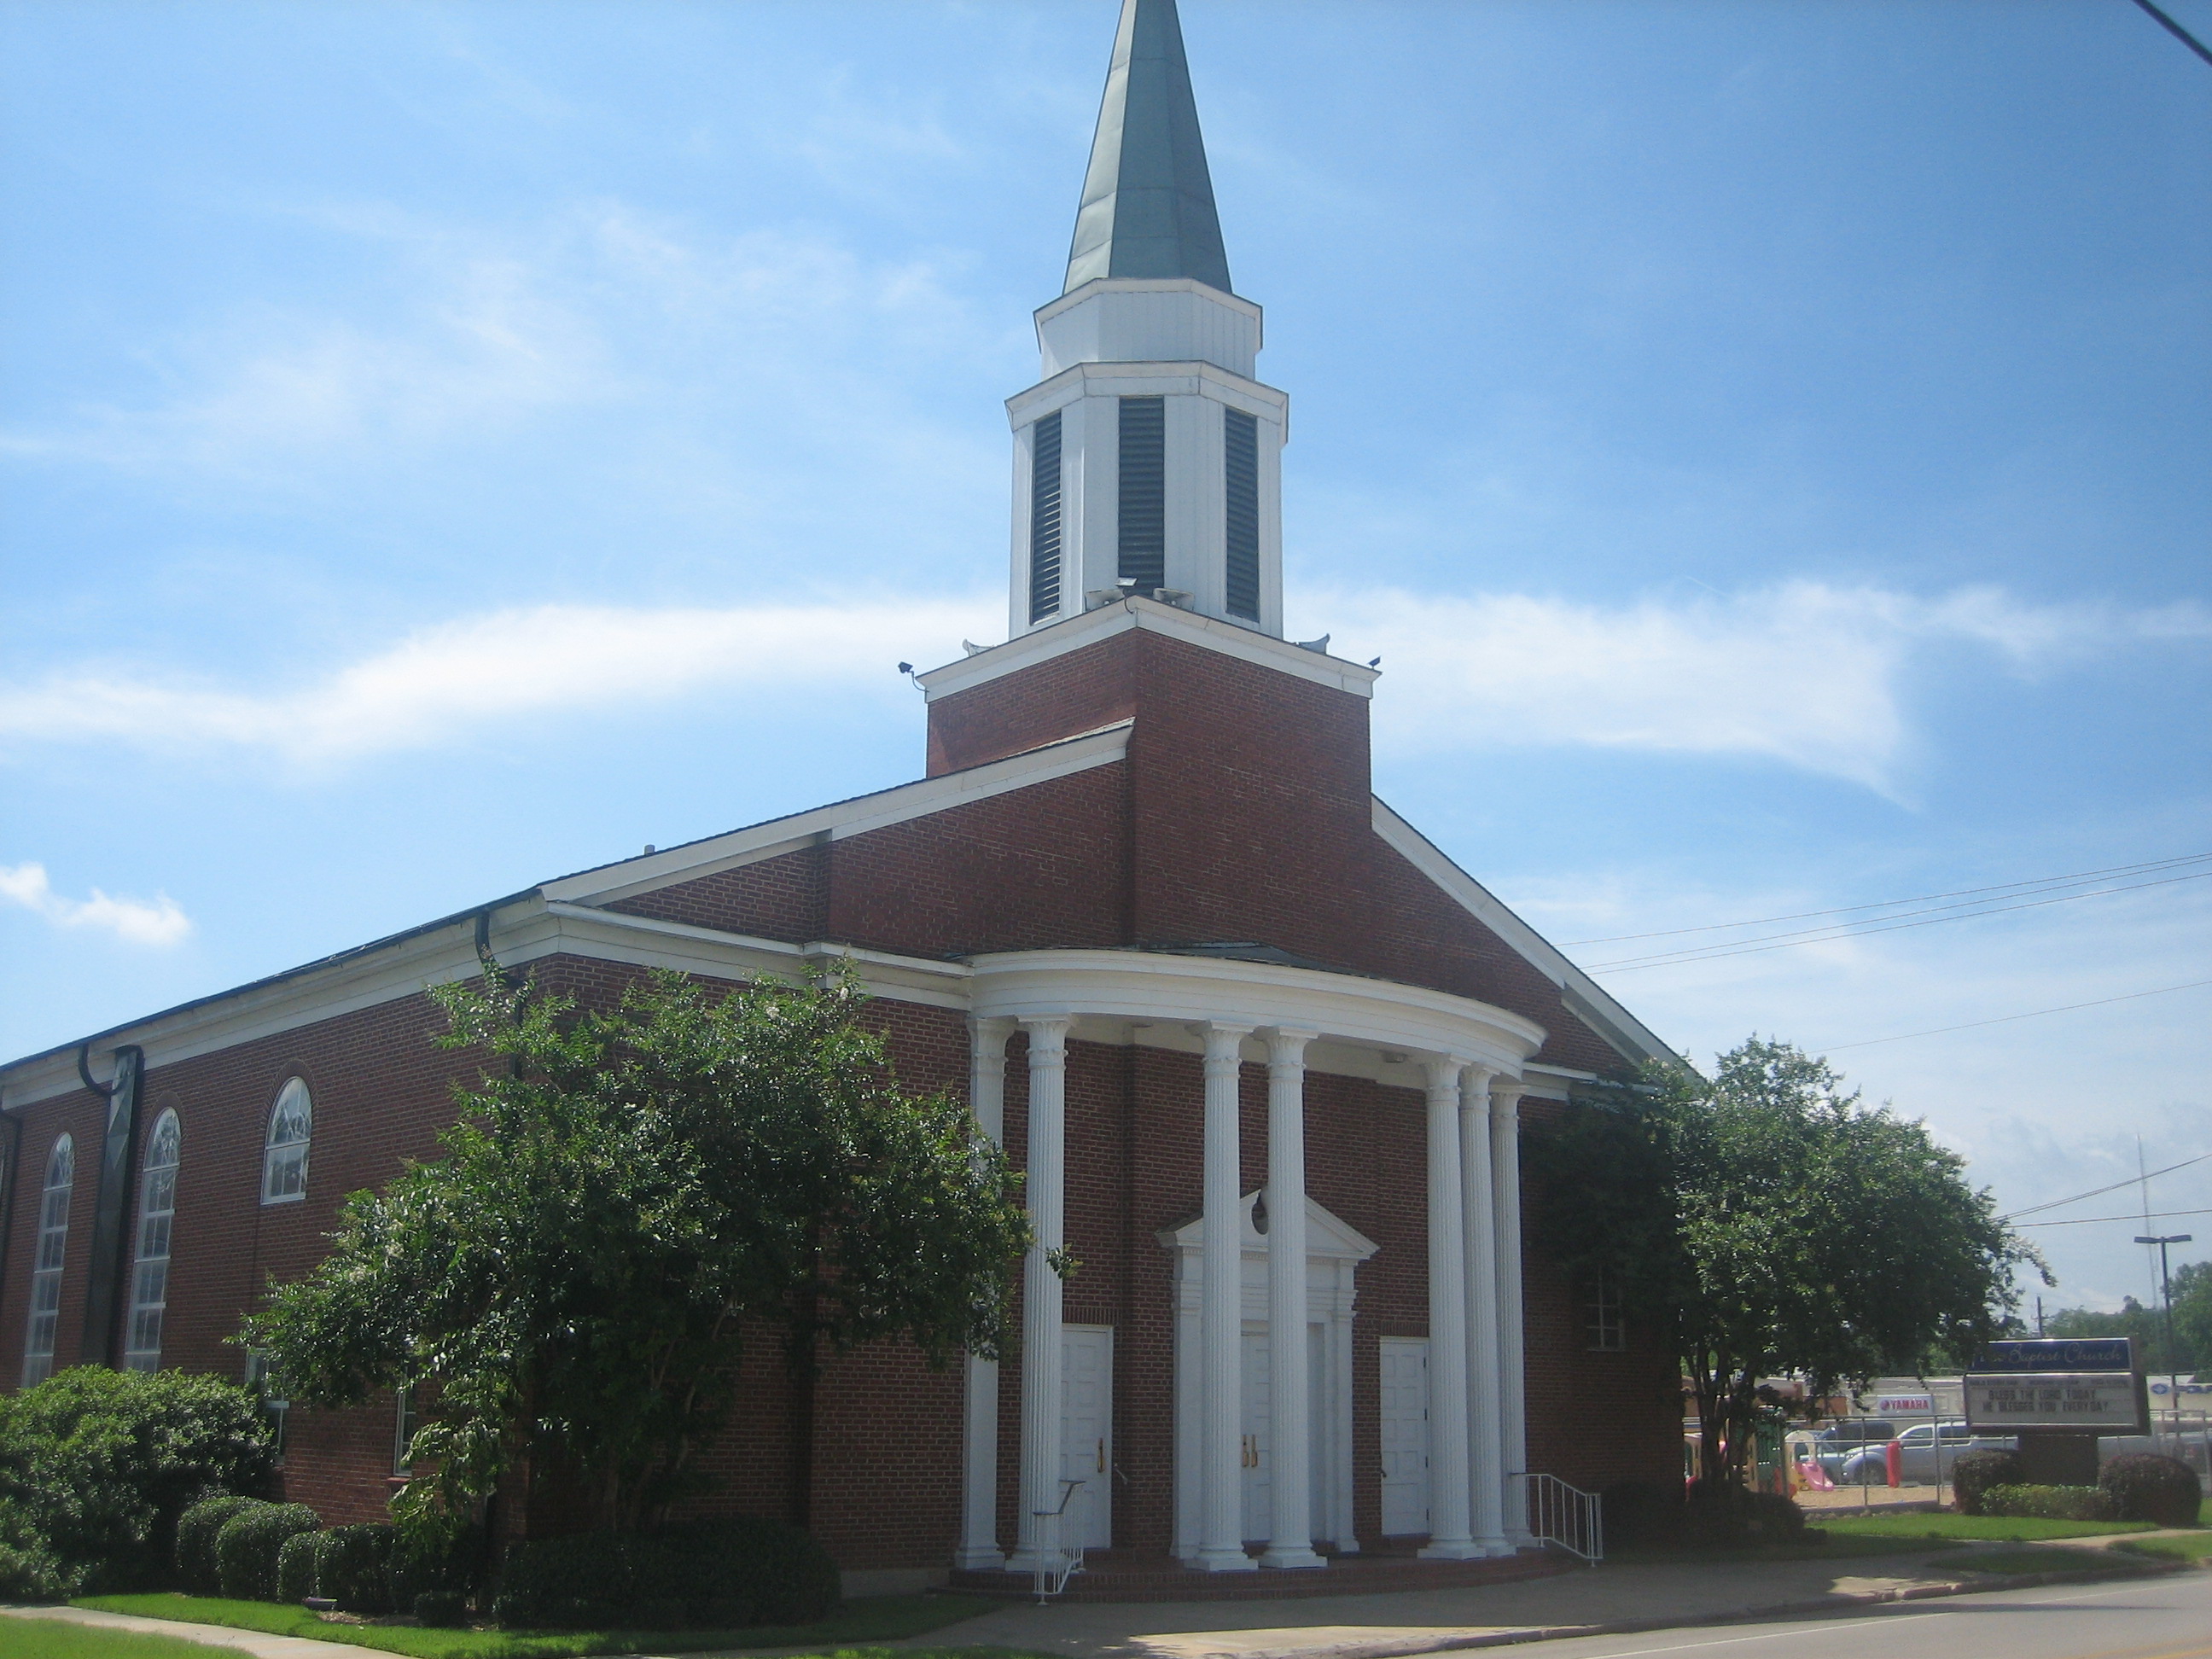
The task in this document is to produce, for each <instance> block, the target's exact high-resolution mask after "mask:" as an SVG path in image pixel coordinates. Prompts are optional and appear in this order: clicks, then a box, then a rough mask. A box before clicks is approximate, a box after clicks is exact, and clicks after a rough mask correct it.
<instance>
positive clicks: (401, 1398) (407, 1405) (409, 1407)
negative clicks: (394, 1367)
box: [392, 1383, 422, 1478]
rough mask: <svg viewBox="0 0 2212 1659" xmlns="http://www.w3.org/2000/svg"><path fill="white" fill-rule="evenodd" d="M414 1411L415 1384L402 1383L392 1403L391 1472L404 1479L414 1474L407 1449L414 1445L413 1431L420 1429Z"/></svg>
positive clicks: (413, 1464) (413, 1461) (412, 1462)
mask: <svg viewBox="0 0 2212 1659" xmlns="http://www.w3.org/2000/svg"><path fill="white" fill-rule="evenodd" d="M420 1427H422V1421H421V1419H419V1418H418V1417H417V1416H416V1411H415V1384H413V1383H401V1384H400V1385H399V1392H398V1395H397V1396H395V1398H394V1399H393V1401H392V1474H395V1475H398V1476H401V1477H403V1478H404V1477H405V1476H408V1475H410V1474H414V1473H415V1460H414V1459H413V1458H411V1457H410V1456H409V1455H408V1449H409V1448H410V1447H411V1446H412V1445H413V1444H414V1443H415V1431H416V1430H417V1429H419V1428H420Z"/></svg>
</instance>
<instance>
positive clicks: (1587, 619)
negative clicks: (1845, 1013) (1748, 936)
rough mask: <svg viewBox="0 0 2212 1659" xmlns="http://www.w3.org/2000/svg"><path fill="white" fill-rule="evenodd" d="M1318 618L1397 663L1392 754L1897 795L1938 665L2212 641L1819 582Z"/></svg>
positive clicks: (1510, 600) (1428, 599) (1366, 601)
mask: <svg viewBox="0 0 2212 1659" xmlns="http://www.w3.org/2000/svg"><path fill="white" fill-rule="evenodd" d="M1307 610H1308V611H1309V612H1310V614H1316V615H1325V616H1327V617H1329V618H1330V620H1331V622H1332V623H1333V624H1334V629H1335V635H1336V638H1337V639H1338V641H1340V642H1342V644H1343V646H1344V647H1345V648H1346V654H1356V655H1360V656H1364V655H1367V654H1369V653H1370V652H1371V651H1379V652H1381V653H1382V655H1383V667H1384V670H1385V671H1386V672H1387V673H1388V674H1389V680H1388V681H1387V682H1386V683H1385V684H1386V688H1387V689H1386V695H1384V696H1383V697H1382V698H1381V700H1380V701H1379V702H1378V703H1377V705H1376V720H1377V732H1378V735H1379V736H1380V737H1381V738H1383V740H1384V741H1386V742H1390V743H1394V744H1399V745H1401V746H1404V747H1407V748H1414V749H1431V750H1433V749H1464V748H1495V747H1503V746H1508V745H1514V744H1575V745H1587V746H1594V747H1599V748H1617V749H1634V750H1651V751H1657V752H1662V753H1675V754H1697V755H1746V756H1759V757H1766V758H1769V759H1772V760H1777V761H1780V762H1783V763H1786V764H1788V765H1790V766H1794V767H1798V768H1801V769H1804V770H1807V771H1811V772H1818V773H1823V774H1826V775H1830V776H1834V777H1840V778H1844V779H1847V780H1849V781H1852V782H1854V783H1860V784H1863V785H1865V786H1867V787H1869V788H1872V789H1876V790H1881V791H1885V792H1888V791H1893V790H1894V789H1895V788H1896V787H1897V782H1898V775H1899V769H1900V766H1901V763H1902V762H1903V761H1904V760H1905V757H1907V756H1908V755H1909V753H1910V752H1911V749H1912V747H1913V744H1914V742H1915V740H1916V739H1915V729H1914V725H1913V721H1912V718H1911V711H1910V709H1909V708H1908V707H1907V687H1906V675H1907V671H1908V670H1909V668H1910V667H1911V665H1913V664H1914V663H1915V662H1916V661H1917V659H1920V658H1921V657H1923V655H1925V654H1926V653H1931V652H1935V651H1939V650H1949V651H1953V652H1955V651H1956V650H1957V648H1958V647H1960V645H1962V644H1964V645H1971V646H1977V647H1982V648H1983V649H1984V650H1986V651H1988V652H1990V653H1993V654H1994V655H1995V656H1996V658H1997V659H1998V660H1999V661H2000V662H2002V664H2003V665H2005V666H2006V667H2008V669H2010V670H2012V671H2015V672H2021V673H2031V674H2032V673H2038V672H2043V671H2050V670H2053V669H2056V668H2058V667H2061V666H2063V665H2068V664H2071V663H2075V662H2081V661H2085V660H2087V659H2094V658H2097V657H2100V656H2104V655H2108V654H2111V653H2113V652H2115V651H2116V650H2118V649H2120V648H2123V647H2128V646H2131V645H2140V644H2144V643H2151V642H2166V643H2170V644H2172V643H2195V642H2202V641H2205V640H2208V639H2212V611H2206V610H2205V609H2204V608H2203V607H2202V606H2200V605H2172V606H2168V607H2166V608H2164V609H2158V610H2135V611H2128V610H2122V609H2118V608H2116V607H2112V606H2106V605H2033V604H2030V603H2027V602H2026V601H2023V600H2021V599H2016V598H2015V597H2013V596H2011V595H2009V594H2007V593H2006V592H2003V591H2002V590H2000V589H1996V588H1968V589H1961V590H1959V591H1957V592H1952V593H1948V594H1942V595H1938V596H1936V597H1933V598H1929V597H1923V596H1919V595H1915V594H1910V593H1900V592H1891V591H1886V590H1881V589H1875V588H1864V587H1860V588H1844V587H1834V586H1827V585H1826V584H1824V583H1820V582H1810V581H1800V582H1792V583H1789V584H1786V585H1784V586H1778V587H1774V588H1769V589H1765V590H1761V591H1759V592H1750V593H1744V594H1741V595H1737V596H1734V597H1728V598H1723V597H1718V596H1716V597H1714V598H1712V599H1690V600H1682V599H1666V600H1660V599H1650V600H1646V601H1644V603H1642V604H1638V605H1630V606H1624V607H1607V606H1601V605H1579V604H1575V603H1571V602H1569V601H1565V600H1561V599H1539V598H1532V597H1529V596H1528V595H1523V594H1487V595H1478V596H1475V597H1472V598H1466V599H1455V598H1450V597H1444V596H1438V595H1433V594H1415V593H1409V592H1403V591H1399V590H1380V591H1374V592H1364V593H1349V594H1337V595H1334V596H1327V597H1324V598H1322V599H1320V600H1318V601H1317V602H1316V603H1315V604H1312V605H1309V606H1308V607H1307Z"/></svg>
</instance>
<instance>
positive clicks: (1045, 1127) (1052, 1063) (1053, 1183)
mask: <svg viewBox="0 0 2212 1659" xmlns="http://www.w3.org/2000/svg"><path fill="white" fill-rule="evenodd" d="M1069 1024H1070V1022H1069V1021H1068V1020H1067V1019H1066V1018H1050V1019H1025V1020H1024V1021H1023V1022H1022V1030H1024V1031H1026V1032H1028V1033H1029V1038H1030V1158H1029V1171H1028V1190H1029V1204H1030V1231H1031V1232H1032V1233H1034V1234H1035V1235H1036V1237H1034V1238H1033V1239H1032V1240H1031V1241H1030V1253H1029V1256H1028V1259H1027V1260H1026V1261H1024V1263H1023V1264H1022V1499H1021V1502H1022V1513H1021V1525H1020V1543H1019V1545H1018V1547H1017V1548H1016V1550H1015V1552H1014V1559H1012V1561H1009V1562H1008V1563H1007V1564H1006V1565H1007V1567H1008V1569H1009V1570H1010V1571H1015V1572H1029V1571H1033V1570H1034V1569H1035V1567H1036V1559H1037V1547H1038V1536H1037V1534H1038V1529H1037V1521H1036V1515H1037V1511H1038V1510H1051V1509H1057V1508H1058V1507H1059V1506H1060V1275H1059V1274H1058V1273H1054V1272H1053V1270H1052V1267H1051V1264H1050V1263H1049V1262H1048V1261H1047V1259H1046V1253H1047V1252H1048V1251H1052V1250H1057V1249H1060V1246H1061V1245H1062V1244H1063V1243H1066V1233H1065V1218H1066V1138H1067V1135H1066V1130H1067V1121H1066V1120H1067V1028H1068V1025H1069Z"/></svg>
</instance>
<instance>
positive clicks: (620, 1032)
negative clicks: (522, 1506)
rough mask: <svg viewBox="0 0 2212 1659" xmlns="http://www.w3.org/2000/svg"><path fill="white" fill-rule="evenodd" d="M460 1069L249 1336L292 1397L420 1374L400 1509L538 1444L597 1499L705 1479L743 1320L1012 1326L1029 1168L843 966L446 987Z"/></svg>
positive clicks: (411, 1509)
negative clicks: (611, 991)
mask: <svg viewBox="0 0 2212 1659" xmlns="http://www.w3.org/2000/svg"><path fill="white" fill-rule="evenodd" d="M435 994H436V995H437V997H438V999H439V1000H440V1002H441V1004H442V1006H444V1007H445V1009H446V1011H447V1015H448V1017H449V1018H450V1020H451V1024H452V1028H453V1029H452V1032H451V1034H450V1036H447V1037H445V1038H443V1039H441V1041H442V1042H444V1044H445V1045H446V1046H447V1047H449V1048H478V1049H480V1051H482V1052H485V1053H487V1054H489V1056H490V1057H491V1058H492V1059H493V1060H495V1061H496V1062H498V1065H497V1066H495V1068H493V1069H490V1070H488V1071H487V1073H486V1074H485V1075H484V1076H483V1078H482V1079H481V1080H480V1081H479V1082H478V1083H477V1085H474V1086H473V1087H467V1086H457V1088H456V1091H455V1092H456V1097H457V1098H458V1099H459V1103H460V1104H461V1106H462V1108H463V1114H462V1116H461V1118H460V1121H459V1122H457V1123H456V1124H455V1125H454V1126H453V1127H451V1128H450V1129H448V1130H447V1132H446V1134H445V1136H444V1137H443V1142H444V1146H445V1156H444V1157H443V1158H441V1159H439V1160H438V1161H436V1162H435V1163H429V1164H417V1165H415V1166H413V1167H411V1168H410V1169H409V1170H406V1171H405V1172H404V1173H403V1174H402V1175H401V1176H399V1177H398V1179H397V1180H395V1181H394V1182H392V1185H391V1186H390V1187H389V1188H387V1189H386V1190H385V1191H384V1192H382V1193H356V1194H354V1195H353V1196H352V1197H351V1198H349V1200H347V1202H346V1206H345V1209H344V1212H343V1218H342V1220H341V1223H340V1225H339V1227H338V1230H337V1232H336V1233H335V1234H334V1235H333V1236H332V1237H331V1251H330V1254H329V1255H328V1256H327V1257H326V1258H325V1260H324V1261H323V1262H322V1263H321V1265H320V1266H319V1267H317V1268H316V1269H315V1270H314V1271H313V1273H310V1274H308V1275H307V1277H306V1278H304V1279H300V1280H298V1281H296V1282H295V1283H293V1284H290V1285H283V1286H273V1285H272V1287H271V1290H270V1296H269V1299H268V1302H267V1304H266V1307H265V1309H264V1310H263V1311H262V1312H260V1313H258V1314H257V1315H254V1316H251V1317H250V1318H248V1320H247V1321H246V1328H245V1332H244V1334H243V1335H242V1337H241V1338H240V1340H242V1341H244V1342H246V1343H247V1344H249V1345H250V1346H253V1347H255V1348H257V1349H260V1350H264V1351H265V1352H268V1353H269V1354H270V1356H271V1357H272V1358H273V1359H274V1361H275V1364H276V1367H277V1368H278V1369H279V1370H281V1371H282V1372H283V1375H284V1376H286V1377H287V1378H288V1379H289V1383H290V1386H291V1389H292V1390H293V1395H294V1397H295V1399H301V1400H306V1401H311V1402H313V1403H316V1404H321V1405H345V1404H352V1403H356V1402H358V1401H362V1400H363V1399H364V1398H366V1397H367V1396H368V1395H369V1394H370V1393H371V1392H372V1391H374V1390H375V1389H386V1388H396V1387H398V1386H402V1385H404V1384H405V1383H409V1382H411V1381H415V1380H416V1379H423V1380H426V1381H427V1383H428V1386H427V1387H426V1388H424V1389H422V1393H421V1396H420V1397H421V1399H422V1419H421V1427H420V1428H419V1429H418V1430H417V1431H416V1436H415V1438H414V1442H413V1445H412V1448H411V1455H412V1457H413V1459H414V1460H415V1461H416V1468H418V1469H429V1470H432V1471H434V1473H433V1474H431V1478H429V1479H421V1478H418V1479H417V1480H415V1481H414V1482H412V1483H410V1486H409V1487H408V1488H407V1490H406V1492H405V1493H404V1495H403V1497H402V1498H401V1499H400V1500H399V1501H398V1504H397V1505H396V1507H397V1508H398V1511H399V1513H400V1515H401V1516H402V1518H403V1519H408V1520H415V1521H418V1522H422V1521H428V1519H429V1518H430V1517H432V1516H435V1515H436V1514H438V1513H440V1512H442V1513H444V1514H445V1515H447V1516H451V1515H453V1514H456V1513H458V1512H459V1511H460V1510H463V1509H464V1508H465V1506H466V1504H468V1503H470V1502H471V1501H472V1500H473V1499H475V1498H477V1497H479V1496H481V1495H482V1494H483V1493H485V1492H489V1491H490V1490H491V1488H492V1486H493V1485H494V1484H495V1482H496V1481H497V1480H498V1479H499V1477H500V1475H501V1474H502V1473H503V1472H504V1471H505V1470H507V1468H510V1467H512V1465H513V1462H514V1460H515V1459H516V1458H517V1457H518V1456H519V1455H523V1454H525V1453H528V1454H530V1455H533V1456H541V1457H544V1456H550V1457H552V1458H555V1459H558V1460H565V1462H567V1464H568V1467H569V1468H573V1469H574V1471H575V1472H576V1474H577V1475H578V1477H579V1479H580V1481H581V1483H582V1486H583V1488H584V1491H585V1492H586V1495H587V1497H588V1500H589V1502H590V1503H591V1504H592V1508H593V1510H594V1511H595V1515H594V1518H595V1520H596V1522H597V1523H598V1524H599V1525H601V1526H608V1527H616V1528H634V1527H637V1526H639V1525H641V1524H646V1523H648V1522H652V1521H653V1520H654V1519H655V1518H657V1517H658V1516H660V1515H661V1514H663V1513H665V1509H666V1506H667V1505H668V1504H669V1503H671V1501H672V1500H673V1499H675V1498H678V1497H679V1496H682V1495H683V1494H684V1493H685V1492H690V1491H696V1490H698V1489H699V1488H700V1487H701V1486H702V1484H703V1482H702V1479H701V1477H700V1475H699V1473H698V1471H697V1468H696V1453H697V1452H698V1450H699V1449H700V1448H701V1447H702V1444H703V1443H706V1442H707V1441H708V1440H709V1439H710V1438H711V1437H713V1436H714V1433H715V1431H717V1430H718V1429H719V1428H720V1426H721V1425H722V1424H723V1423H724V1421H725V1420H726V1418H727V1416H728V1414H729V1413H730V1411H731V1409H732V1406H733V1404H734V1403H735V1401H736V1397H737V1389H738V1358H739V1353H740V1348H741V1345H742V1344H743V1343H744V1341H745V1340H747V1337H748V1335H749V1334H759V1333H761V1332H762V1331H763V1330H767V1331H769V1332H773V1333H775V1334H776V1335H779V1336H780V1337H781V1340H782V1342H783V1343H784V1345H785V1346H786V1348H787V1352H788V1353H789V1355H790V1356H791V1358H792V1359H793V1363H794V1364H797V1365H799V1367H801V1368H802V1369H804V1368H806V1367H809V1366H811V1364H812V1363H813V1360H814V1356H815V1355H816V1353H817V1352H818V1351H820V1350H823V1349H828V1350H830V1351H839V1350H843V1349H846V1348H849V1347H852V1346H854V1345H857V1344H860V1343H863V1342H867V1341H871V1340H878V1339H882V1338H889V1337H893V1336H900V1335H902V1336H905V1337H908V1338H910V1339H911V1340H913V1341H914V1342H915V1344H917V1345H918V1346H919V1347H920V1348H921V1351H922V1352H923V1353H924V1355H925V1356H926V1357H927V1358H928V1359H929V1361H930V1363H932V1364H943V1363H944V1362H945V1359H946V1358H948V1357H949V1356H950V1355H951V1354H952V1353H953V1352H956V1351H957V1350H960V1349H963V1348H965V1349H969V1350H971V1351H973V1352H978V1353H981V1354H985V1355H995V1354H996V1353H997V1352H998V1351H999V1348H1000V1344H1001V1342H1002V1341H1003V1340H1005V1337H1006V1328H1007V1310H1008V1301H1009V1297H1010V1294H1011V1287H1012V1268H1013V1267H1014V1264H1015V1263H1016V1262H1018V1260H1019V1258H1020V1255H1021V1254H1022V1252H1023V1250H1024V1249H1025V1248H1026V1246H1027V1243H1028V1239H1029V1229H1028V1223H1027V1219H1026V1218H1025V1216H1024V1212H1023V1211H1022V1208H1021V1206H1020V1203H1019V1201H1018V1177H1016V1176H1013V1175H1012V1173H1011V1172H1010V1171H1009V1170H1008V1168H1007V1166H1006V1163H1005V1160H1004V1158H1003V1157H1002V1156H1001V1154H1000V1152H999V1151H998V1149H997V1148H995V1147H994V1146H991V1145H990V1144H989V1143H988V1142H987V1141H986V1140H984V1139H982V1138H981V1136H980V1135H979V1134H977V1133H976V1132H975V1123H974V1120H973V1118H972V1117H971V1116H970V1115H969V1112H968V1110H967V1109H966V1108H965V1107H964V1106H963V1105H962V1104H961V1103H959V1102H958V1101H957V1100H955V1099H953V1098H951V1097H949V1096H947V1095H944V1094H935V1095H928V1096H914V1095H909V1094H908V1093H906V1092H904V1091H902V1090H901V1089H900V1088H899V1087H898V1085H897V1083H896V1079H895V1078H894V1077H893V1076H892V1074H891V1073H890V1067H889V1065H888V1062H887V1060H886V1057H885V1052H884V1045H883V1042H882V1040H881V1038H880V1037H878V1036H876V1035H875V1034H873V1033H872V1032H871V1031H869V1030H866V1028H865V1027H864V1026H863V1024H861V1023H860V1014H861V1010H862V1006H863V1004H864V1003H865V1001H866V998H865V997H864V996H863V995H862V994H861V993H860V992H859V991H858V990H857V989H856V988H854V985H853V983H852V982H851V981H849V979H843V978H839V979H834V980H832V981H829V982H827V983H824V984H822V985H815V986H794V985H785V984H781V983H775V982H769V981H763V982H761V983H758V984H755V985H752V986H749V987H744V988H742V989H739V990H738V991H736V992H734V993H733V994H727V995H723V994H719V993H715V992H711V991H709V990H708V989H707V988H706V987H702V986H700V985H698V984H696V983H694V982H692V981H688V980H687V979H685V978H684V976H683V975H676V974H665V973H663V974H655V975H652V976H651V977H650V978H649V979H648V980H647V981H644V982H642V983H641V984H639V985H637V986H635V987H632V989H631V990H630V991H629V994H627V995H626V996H625V997H624V998H623V1001H622V1003H621V1005H620V1006H619V1007H617V1009H615V1010H613V1011H612V1012H579V1011H578V1010H577V1008H576V1007H575V1006H574V1003H573V1002H571V1001H570V1000H566V999H562V998H556V997H550V996H545V995H541V994H535V993H534V992H533V991H532V990H529V989H523V990H515V989H510V988H508V987H506V986H504V985H503V984H501V982H500V981H499V979H498V976H497V975H496V974H489V975H487V980H486V982H485V984H484V986H483V987H481V988H478V987H462V986H449V987H443V988H442V989H441V990H440V991H438V992H437V993H435Z"/></svg>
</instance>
